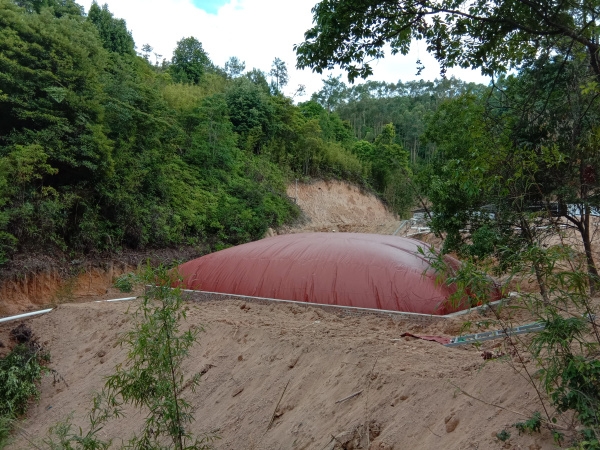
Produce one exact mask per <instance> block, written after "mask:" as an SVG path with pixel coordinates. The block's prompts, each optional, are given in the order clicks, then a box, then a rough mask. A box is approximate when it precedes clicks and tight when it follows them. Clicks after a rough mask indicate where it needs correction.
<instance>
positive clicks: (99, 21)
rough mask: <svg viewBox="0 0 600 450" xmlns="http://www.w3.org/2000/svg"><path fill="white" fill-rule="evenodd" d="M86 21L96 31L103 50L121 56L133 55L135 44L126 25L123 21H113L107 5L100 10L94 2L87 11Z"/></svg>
mask: <svg viewBox="0 0 600 450" xmlns="http://www.w3.org/2000/svg"><path fill="white" fill-rule="evenodd" d="M88 20H89V21H90V22H91V23H93V24H94V25H95V26H96V28H97V29H98V33H99V34H100V40H101V41H102V45H103V46H104V48H105V49H107V50H108V51H110V52H115V53H119V54H121V55H126V54H130V55H133V54H135V44H134V42H133V37H132V36H131V32H130V31H129V30H127V23H126V22H125V20H123V19H115V18H114V17H113V15H112V13H111V12H110V11H109V10H108V5H106V4H104V5H103V6H102V8H100V6H98V3H96V2H95V1H94V2H92V5H91V6H90V10H89V11H88Z"/></svg>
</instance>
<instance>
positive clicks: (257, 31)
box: [79, 0, 487, 101]
mask: <svg viewBox="0 0 600 450" xmlns="http://www.w3.org/2000/svg"><path fill="white" fill-rule="evenodd" d="M79 1H80V3H81V4H82V5H83V6H84V8H85V10H86V11H87V10H88V9H89V7H90V5H91V3H92V0H79ZM316 1H317V0H287V1H285V0H99V3H101V4H104V3H108V7H109V9H110V11H111V12H112V13H113V14H114V15H115V17H118V18H122V19H125V21H126V22H127V27H128V28H129V29H130V30H131V32H132V34H133V38H134V40H135V43H136V45H137V47H138V49H141V47H142V45H144V44H150V45H151V46H152V47H154V52H155V53H156V54H157V55H161V56H160V57H159V59H160V58H167V59H171V57H172V55H173V49H174V48H175V46H176V44H177V41H179V40H181V39H182V38H184V37H190V36H194V37H195V38H196V39H198V40H199V41H200V42H202V45H203V47H204V49H205V50H206V52H207V53H208V55H209V57H210V58H211V60H212V61H213V63H215V64H217V65H218V66H221V67H223V66H224V64H225V62H226V61H227V60H228V59H229V58H230V57H231V56H236V57H238V58H239V59H241V60H242V61H245V63H246V69H247V70H250V69H252V68H257V69H260V70H263V71H265V72H268V71H269V70H270V68H271V64H272V62H273V59H274V58H276V57H277V58H280V59H282V60H283V61H284V62H285V63H286V64H287V67H288V72H289V78H290V80H289V84H288V86H287V87H286V88H285V89H284V92H286V93H287V94H288V95H291V94H292V93H293V92H295V91H296V89H297V87H298V85H299V84H303V85H305V86H306V91H307V96H306V97H304V98H300V99H298V100H301V101H303V100H307V99H308V97H309V96H310V94H311V93H313V92H315V91H318V90H319V89H321V87H322V81H321V80H322V79H324V78H326V77H327V75H328V73H325V74H323V75H319V74H314V73H312V72H311V71H309V70H303V71H299V70H296V69H295V65H296V57H295V53H294V51H293V46H294V44H299V43H301V42H302V41H303V39H304V32H305V31H306V30H307V29H309V28H310V27H311V25H312V13H311V8H312V7H313V6H314V5H315V3H316ZM425 48H426V47H425V44H424V43H418V44H415V45H413V46H412V48H411V52H410V53H409V54H408V55H407V56H402V55H396V56H393V57H392V56H388V57H387V58H385V59H384V60H380V61H377V62H375V63H374V64H373V66H374V75H373V76H372V77H370V79H372V80H378V81H386V82H394V83H395V82H397V81H398V80H402V81H409V80H415V79H420V78H423V79H426V80H428V79H429V80H433V79H435V78H439V65H438V64H437V62H436V61H435V59H433V57H431V56H430V55H429V54H428V53H427V52H426V50H425ZM417 60H421V61H422V62H423V64H424V65H425V70H424V71H423V72H422V74H421V76H419V77H417V76H416V71H417ZM341 73H342V72H341V71H339V70H334V71H332V72H331V74H332V75H334V76H337V75H338V74H341ZM451 75H454V76H456V77H458V78H461V79H464V80H466V81H476V82H485V83H487V79H486V78H483V77H481V75H479V73H478V72H475V71H470V70H464V69H456V70H450V71H449V72H448V76H451ZM344 80H345V78H344ZM345 81H347V80H345Z"/></svg>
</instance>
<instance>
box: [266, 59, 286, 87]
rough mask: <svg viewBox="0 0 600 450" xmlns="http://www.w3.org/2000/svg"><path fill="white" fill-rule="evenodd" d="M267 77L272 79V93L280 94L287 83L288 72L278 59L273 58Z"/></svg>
mask: <svg viewBox="0 0 600 450" xmlns="http://www.w3.org/2000/svg"><path fill="white" fill-rule="evenodd" d="M269 76H270V77H271V78H272V79H273V81H271V86H272V90H273V92H274V93H277V92H280V91H281V89H282V88H283V87H285V86H286V85H287V83H288V71H287V66H286V65H285V62H284V61H282V60H281V59H279V58H275V59H274V60H273V64H272V65H271V70H270V71H269Z"/></svg>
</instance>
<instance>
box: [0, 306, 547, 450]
mask: <svg viewBox="0 0 600 450" xmlns="http://www.w3.org/2000/svg"><path fill="white" fill-rule="evenodd" d="M136 302H137V301H134V302H127V304H126V303H125V302H123V303H88V304H69V305H61V306H59V307H58V308H57V309H56V310H54V311H52V312H51V313H49V314H47V315H44V316H40V317H37V318H33V319H29V320H28V324H29V325H30V326H31V328H32V329H33V330H34V332H35V334H36V335H37V336H38V337H39V340H40V342H43V343H44V346H45V347H46V348H47V349H48V350H49V351H50V353H51V355H52V362H51V367H52V368H54V369H55V370H57V371H58V373H59V374H60V375H61V376H62V377H63V378H64V381H58V382H57V383H54V382H53V377H52V376H49V377H46V378H45V379H44V381H43V383H42V395H41V400H40V402H39V403H37V404H35V405H32V408H31V410H30V413H29V414H28V416H27V418H26V420H25V421H24V422H23V423H21V424H20V425H19V431H18V433H17V434H16V442H14V443H13V444H12V445H10V446H9V448H11V449H28V448H33V447H32V445H33V444H32V443H39V441H40V439H41V438H42V437H43V436H44V435H45V433H46V432H47V430H48V428H49V427H50V426H51V425H53V424H55V423H56V422H58V421H59V420H63V419H64V418H66V417H67V416H68V415H69V414H71V413H72V414H73V417H74V423H75V424H76V425H82V426H84V427H85V424H86V422H85V413H86V411H88V410H89V407H90V398H91V396H92V395H93V393H94V392H95V391H97V390H99V389H100V388H101V386H102V383H103V379H104V377H106V376H107V375H108V374H110V373H111V372H112V371H113V369H114V367H115V365H116V364H118V363H120V362H122V361H123V360H124V357H125V354H126V350H125V349H123V348H121V347H120V346H119V345H118V344H117V340H118V336H119V334H120V333H122V332H123V331H125V330H127V329H128V328H129V326H130V323H131V322H130V317H129V316H128V315H126V314H125V312H126V310H127V308H129V307H135V303H136ZM189 308H190V310H189V313H188V321H187V324H186V325H185V326H184V329H185V327H187V326H190V325H192V324H193V325H198V324H202V325H204V327H205V329H206V331H205V332H204V333H201V334H200V337H199V342H198V344H197V345H196V346H195V347H194V349H193V351H192V353H191V356H190V358H189V361H188V362H186V364H185V373H186V375H185V376H186V378H187V377H191V376H193V375H194V374H196V373H198V372H200V371H203V369H204V370H206V369H207V368H208V370H207V371H206V374H205V375H204V376H203V377H202V381H201V384H200V386H199V388H198V389H197V391H196V393H192V392H190V391H188V390H186V391H185V394H184V395H186V396H187V397H188V398H189V399H190V400H191V402H192V404H193V405H194V407H195V408H196V410H195V417H196V421H195V422H194V424H193V427H192V429H193V431H194V432H195V433H202V432H207V431H215V430H216V432H217V433H218V434H219V435H220V437H221V439H220V440H218V441H216V443H215V448H216V449H329V450H332V449H359V448H363V449H396V450H398V449H500V448H512V449H531V450H533V449H538V450H539V449H550V448H555V447H554V446H553V444H552V439H551V437H550V435H549V432H548V431H546V430H543V431H542V433H541V434H536V435H532V436H530V435H522V436H519V435H518V432H517V431H516V429H515V428H514V427H512V428H511V425H512V424H513V423H515V422H517V421H519V420H523V418H524V416H528V415H530V414H531V413H532V412H533V411H535V410H539V409H540V407H539V404H538V402H537V401H536V395H535V391H534V390H533V388H532V387H531V385H529V384H528V383H527V382H526V381H525V379H524V378H523V377H522V376H521V375H520V374H519V373H517V372H516V371H515V370H514V369H513V368H512V365H511V363H510V360H507V359H504V360H491V361H484V360H483V359H482V357H481V353H480V351H479V350H476V349H474V348H472V347H464V348H447V347H443V346H442V345H440V344H437V343H434V342H426V341H421V340H415V339H412V338H400V335H401V334H402V332H404V331H411V332H413V333H424V334H433V333H435V334H441V335H452V334H456V333H457V331H458V328H459V327H460V323H461V321H462V319H460V320H453V321H449V322H441V323H437V324H434V325H430V326H428V327H424V326H423V325H418V324H414V323H410V322H407V321H401V322H397V323H395V322H393V321H392V320H390V319H386V318H379V317H362V318H340V317H337V316H335V315H333V314H330V313H327V312H324V311H322V310H319V309H316V308H311V307H307V308H302V307H297V306H292V305H270V306H265V305H258V304H253V303H248V304H246V303H243V302H240V301H235V300H224V301H220V302H210V303H203V304H190V306H189ZM16 325H17V323H15V322H13V323H10V324H5V325H4V326H3V327H0V340H4V342H7V332H8V330H9V329H11V328H14V327H15V326H16ZM497 344H498V342H496V343H495V344H494V345H497ZM490 345H492V344H490ZM288 383H289V384H288ZM286 385H287V389H285V387H286ZM284 390H285V392H284ZM463 391H464V392H466V393H467V394H469V395H470V396H472V397H470V396H468V395H466V394H465V393H464V392H463ZM357 392H360V394H358V395H356V396H354V397H352V398H348V399H347V400H344V401H342V400H343V399H345V398H347V397H348V396H350V395H352V394H354V393H357ZM282 393H283V397H281V396H282ZM280 398H281V403H280V404H279V406H278V407H277V411H276V412H275V415H274V417H275V418H274V421H273V423H272V425H271V427H270V429H269V423H270V422H271V419H272V417H273V414H274V411H275V408H276V406H277V403H278V400H279V399H280ZM522 415H523V416H522ZM142 419H143V413H140V412H138V411H129V414H128V416H127V417H126V418H124V419H121V420H119V421H117V422H113V423H111V424H109V425H108V426H107V427H106V428H105V429H103V430H102V432H101V433H102V436H103V437H112V438H115V439H117V440H119V439H121V438H125V439H126V438H127V437H130V436H131V435H132V434H133V433H135V432H136V431H139V429H140V425H141V421H142ZM367 426H369V437H367V432H366V430H367ZM505 428H506V429H507V430H509V431H510V433H511V435H512V437H511V438H510V439H509V440H508V441H507V442H506V443H503V442H501V441H499V440H498V439H497V438H496V437H495V435H496V433H497V432H499V431H501V430H502V429H505Z"/></svg>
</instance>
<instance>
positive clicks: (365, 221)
mask: <svg viewBox="0 0 600 450" xmlns="http://www.w3.org/2000/svg"><path fill="white" fill-rule="evenodd" d="M287 194H288V196H289V197H291V198H293V199H296V202H297V203H298V206H299V207H300V208H301V209H302V211H303V213H304V215H305V223H303V224H301V225H298V226H295V227H291V228H290V227H287V228H282V229H281V230H279V232H280V233H306V232H312V231H322V232H333V231H343V232H353V233H376V234H393V233H394V231H395V230H396V229H397V228H398V225H399V224H400V220H399V218H398V217H397V216H396V215H395V214H393V213H391V212H390V211H388V210H387V208H386V207H385V206H384V204H383V203H381V201H380V200H379V199H378V198H377V197H375V196H374V195H373V194H370V193H368V192H365V191H362V190H361V189H360V188H358V187H357V186H354V185H351V184H348V183H345V182H341V181H337V180H330V181H315V182H312V183H298V187H297V189H296V184H290V185H289V186H288V189H287Z"/></svg>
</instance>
